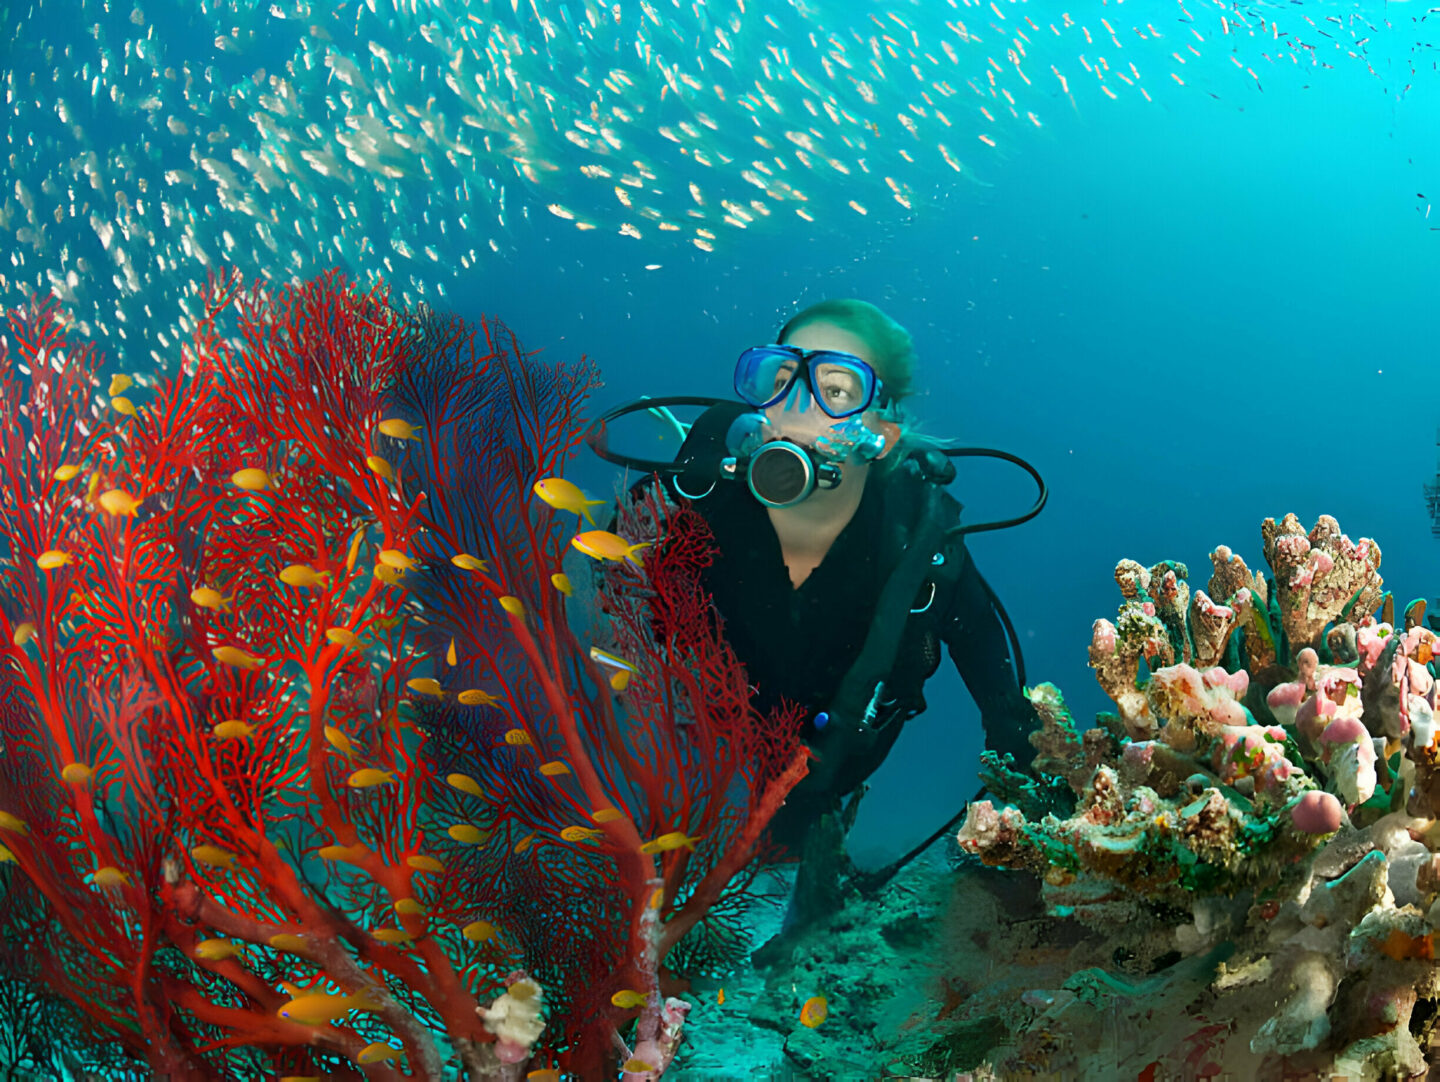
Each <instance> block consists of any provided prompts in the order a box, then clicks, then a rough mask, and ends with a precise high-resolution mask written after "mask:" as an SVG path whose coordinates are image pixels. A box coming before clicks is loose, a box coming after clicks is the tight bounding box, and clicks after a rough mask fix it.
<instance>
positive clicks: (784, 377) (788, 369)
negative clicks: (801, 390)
mask: <svg viewBox="0 0 1440 1082" xmlns="http://www.w3.org/2000/svg"><path fill="white" fill-rule="evenodd" d="M794 378H795V366H794V365H793V364H782V365H781V366H780V367H779V368H777V369H776V370H775V385H774V387H773V388H772V390H773V391H774V393H775V394H779V393H780V392H781V391H783V390H784V389H785V388H786V387H788V386H790V381H791V380H792V379H794Z"/></svg>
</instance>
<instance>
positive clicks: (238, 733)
mask: <svg viewBox="0 0 1440 1082" xmlns="http://www.w3.org/2000/svg"><path fill="white" fill-rule="evenodd" d="M254 733H255V726H253V725H249V724H247V723H246V722H243V721H222V722H221V723H220V724H219V725H216V726H215V727H214V728H213V729H211V730H210V735H211V736H213V737H214V738H215V739H216V740H244V739H246V738H247V737H250V736H253V735H254Z"/></svg>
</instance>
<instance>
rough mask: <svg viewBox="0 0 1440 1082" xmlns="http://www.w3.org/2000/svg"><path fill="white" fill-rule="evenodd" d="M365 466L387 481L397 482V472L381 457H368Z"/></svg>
mask: <svg viewBox="0 0 1440 1082" xmlns="http://www.w3.org/2000/svg"><path fill="white" fill-rule="evenodd" d="M365 465H367V466H369V467H370V472H371V473H373V474H377V475H378V476H380V477H383V478H385V480H387V481H391V482H393V481H394V480H395V470H394V469H393V468H392V467H391V465H390V463H388V462H386V461H385V460H384V459H383V458H381V457H380V456H379V455H366V456H365Z"/></svg>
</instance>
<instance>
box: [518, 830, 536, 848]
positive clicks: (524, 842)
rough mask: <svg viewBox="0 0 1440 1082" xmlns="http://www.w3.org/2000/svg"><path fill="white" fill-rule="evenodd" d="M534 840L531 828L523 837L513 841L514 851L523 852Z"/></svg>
mask: <svg viewBox="0 0 1440 1082" xmlns="http://www.w3.org/2000/svg"><path fill="white" fill-rule="evenodd" d="M534 842H535V831H533V830H532V831H531V832H530V833H529V834H527V835H525V837H523V838H521V839H520V840H519V841H518V842H516V843H515V849H514V851H515V852H516V853H523V852H525V850H527V849H529V848H530V846H531V845H532V844H534Z"/></svg>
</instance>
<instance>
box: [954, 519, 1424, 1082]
mask: <svg viewBox="0 0 1440 1082" xmlns="http://www.w3.org/2000/svg"><path fill="white" fill-rule="evenodd" d="M1262 535H1263V541H1264V555H1265V560H1266V562H1267V563H1268V564H1269V567H1270V571H1271V574H1270V575H1269V576H1265V575H1263V574H1257V573H1254V572H1252V571H1251V570H1250V569H1249V568H1248V567H1247V566H1246V564H1245V562H1244V560H1243V559H1242V558H1241V557H1240V556H1239V555H1238V554H1236V553H1234V552H1232V551H1231V550H1230V549H1229V548H1227V547H1225V546H1220V547H1218V548H1217V549H1215V551H1214V552H1212V553H1211V554H1210V558H1211V561H1212V563H1213V565H1214V570H1213V573H1212V575H1211V577H1210V581H1209V584H1208V585H1209V589H1208V591H1202V590H1196V591H1195V592H1194V593H1193V595H1192V594H1191V592H1190V590H1189V587H1188V585H1187V583H1186V581H1185V580H1186V578H1187V569H1186V568H1185V566H1184V565H1183V564H1178V563H1173V562H1166V563H1161V564H1157V565H1155V566H1154V567H1151V568H1148V569H1147V568H1144V567H1142V566H1141V565H1139V564H1138V563H1135V562H1134V561H1130V560H1125V561H1122V562H1121V563H1120V564H1119V566H1118V567H1117V568H1116V580H1117V582H1118V583H1119V585H1120V589H1121V592H1122V594H1123V595H1124V601H1123V603H1122V605H1121V608H1120V612H1119V616H1118V617H1117V619H1116V620H1114V621H1113V622H1112V621H1110V620H1103V619H1102V620H1097V621H1096V622H1095V625H1094V629H1093V632H1092V637H1091V644H1090V663H1091V666H1092V667H1093V668H1094V669H1095V671H1096V674H1097V677H1098V678H1099V681H1100V684H1101V686H1102V687H1103V688H1104V690H1105V692H1106V694H1107V695H1108V696H1109V697H1110V698H1111V699H1112V700H1113V701H1114V703H1115V706H1116V711H1115V712H1114V713H1109V714H1102V715H1101V716H1100V717H1099V719H1098V724H1097V725H1096V726H1095V727H1094V728H1092V729H1090V730H1088V731H1086V732H1084V733H1083V734H1081V733H1079V732H1077V730H1076V728H1075V725H1074V723H1073V721H1072V719H1071V717H1070V714H1069V712H1068V711H1067V710H1066V708H1065V705H1064V702H1063V700H1062V698H1061V695H1060V693H1059V691H1058V689H1056V688H1055V687H1053V686H1052V685H1049V684H1043V685H1041V686H1039V687H1038V688H1035V689H1033V690H1032V691H1031V692H1030V697H1031V700H1032V702H1034V704H1035V706H1036V708H1037V711H1038V713H1039V715H1040V717H1041V719H1042V729H1041V730H1040V731H1039V732H1037V733H1036V734H1034V735H1033V736H1032V738H1031V743H1032V744H1033V745H1034V746H1035V748H1036V750H1037V753H1038V754H1037V756H1036V758H1035V761H1034V768H1035V771H1036V774H1037V775H1038V776H1039V777H1040V778H1041V780H1042V785H1041V786H1036V785H1035V783H1034V782H1033V781H1026V780H1022V779H1020V778H1019V776H1018V775H1015V774H1014V773H1010V772H1007V771H1006V770H1005V768H1004V767H999V768H998V770H994V771H992V772H993V773H995V774H997V775H998V776H997V777H995V778H994V779H993V781H994V783H995V784H994V785H992V792H1000V793H1002V794H1003V795H1005V796H1006V797H1008V798H1010V799H1011V800H1012V801H1013V803H1014V806H1011V807H1004V808H997V807H996V806H995V805H994V804H993V803H992V802H990V801H984V802H980V803H977V804H974V805H972V806H971V808H970V810H969V814H968V816H967V819H966V821H965V824H964V826H963V827H962V829H961V830H960V832H959V835H958V840H959V843H960V846H961V849H962V850H963V851H964V852H965V853H967V854H970V855H972V856H974V857H978V858H979V860H980V861H982V862H983V863H984V864H987V865H990V866H993V867H1002V868H1007V869H1024V870H1027V871H1030V872H1033V873H1035V874H1036V875H1037V876H1039V878H1040V887H1039V891H1040V896H1039V900H1040V902H1041V903H1042V904H1043V908H1044V911H1045V913H1046V914H1047V915H1048V917H1049V918H1050V919H1052V920H1054V919H1057V918H1069V919H1071V921H1072V923H1069V924H1068V926H1069V927H1071V928H1074V927H1076V926H1078V927H1079V929H1080V933H1079V934H1080V935H1081V937H1082V945H1081V946H1079V947H1076V948H1075V952H1076V953H1074V954H1073V955H1072V957H1074V958H1076V959H1083V960H1100V962H1101V964H1099V965H1095V966H1092V967H1090V968H1086V969H1083V970H1080V971H1078V972H1075V971H1074V967H1072V971H1071V972H1069V973H1068V974H1060V975H1057V979H1056V985H1058V986H1054V985H1052V986H1049V987H1034V986H1031V987H1028V988H1021V987H1018V986H1016V987H1014V988H1012V989H1011V990H1010V991H1011V992H1013V995H1010V996H1009V997H1008V998H1007V997H1006V994H1005V993H1003V992H1001V991H999V990H998V989H991V990H987V991H986V992H984V993H982V994H980V995H979V996H977V997H976V1002H974V1003H972V1004H971V1005H970V1009H971V1011H973V1012H982V1011H988V1012H989V1013H990V1014H991V1015H994V1014H997V1013H998V1014H999V1015H1000V1016H1001V1017H1003V1019H1004V1022H1005V1027H1006V1028H1007V1029H1008V1030H1009V1032H1010V1040H1009V1041H1007V1042H1006V1043H1004V1044H997V1045H996V1046H995V1047H994V1048H992V1050H991V1052H990V1053H989V1056H988V1058H987V1061H986V1063H985V1065H984V1066H983V1068H982V1070H981V1072H980V1073H981V1074H982V1075H984V1074H986V1073H987V1072H993V1074H994V1075H995V1076H998V1077H1008V1076H1009V1074H1010V1073H1011V1072H1014V1071H1018V1070H1027V1071H1037V1072H1059V1073H1060V1074H1061V1075H1062V1076H1064V1075H1068V1074H1070V1073H1071V1072H1076V1071H1078V1072H1080V1073H1081V1074H1082V1075H1084V1076H1085V1077H1100V1076H1101V1074H1103V1073H1104V1072H1105V1071H1106V1070H1113V1069H1114V1068H1115V1067H1116V1066H1117V1063H1118V1064H1120V1065H1123V1066H1124V1067H1125V1068H1126V1069H1127V1071H1128V1070H1131V1069H1133V1070H1134V1071H1136V1072H1140V1073H1141V1077H1154V1076H1155V1071H1156V1070H1157V1069H1158V1070H1160V1071H1161V1073H1162V1074H1165V1073H1168V1072H1171V1071H1174V1070H1180V1069H1189V1070H1198V1069H1201V1068H1204V1069H1205V1070H1206V1071H1207V1072H1208V1073H1216V1072H1218V1073H1222V1074H1228V1075H1229V1076H1230V1077H1259V1076H1260V1073H1263V1072H1265V1071H1268V1070H1273V1069H1277V1068H1278V1067H1279V1065H1280V1064H1281V1063H1282V1061H1283V1063H1284V1065H1285V1066H1286V1067H1287V1068H1288V1069H1296V1068H1304V1069H1307V1070H1318V1071H1321V1072H1322V1076H1327V1077H1328V1075H1325V1072H1327V1071H1328V1072H1332V1073H1339V1074H1342V1075H1346V1076H1348V1077H1351V1078H1377V1077H1396V1076H1399V1077H1407V1076H1410V1075H1414V1074H1417V1073H1418V1074H1423V1073H1424V1072H1425V1070H1426V1057H1427V1053H1429V1052H1430V1049H1431V1044H1432V1037H1431V1031H1430V1027H1429V1023H1428V1021H1427V1020H1428V1019H1429V1018H1430V1017H1431V1015H1432V1014H1433V1013H1434V1004H1435V1002H1436V1001H1437V1000H1440V981H1437V979H1436V975H1435V970H1434V967H1433V965H1432V964H1431V960H1432V959H1433V958H1434V954H1435V950H1434V943H1435V936H1436V929H1437V927H1440V904H1437V900H1440V830H1437V829H1436V818H1437V814H1440V766H1437V760H1440V749H1437V746H1436V740H1435V736H1436V733H1435V721H1434V708H1435V698H1436V687H1435V679H1434V675H1433V669H1432V659H1433V657H1434V652H1435V649H1436V646H1435V644H1436V635H1435V633H1434V632H1433V631H1432V630H1431V629H1430V628H1429V627H1426V626H1423V619H1424V609H1425V605H1424V602H1423V601H1417V602H1413V603H1411V604H1410V605H1409V606H1408V607H1407V608H1406V609H1405V610H1404V613H1403V616H1402V618H1401V621H1400V622H1399V623H1398V624H1397V623H1395V622H1393V605H1392V602H1391V599H1390V595H1389V594H1387V593H1384V592H1383V590H1382V582H1381V578H1380V575H1379V567H1380V548H1379V546H1378V545H1377V544H1376V543H1375V542H1374V541H1372V540H1370V539H1368V538H1362V539H1361V540H1360V541H1358V542H1352V541H1351V540H1350V539H1349V538H1348V537H1347V536H1346V535H1345V534H1343V533H1342V532H1341V531H1340V528H1339V525H1338V524H1337V522H1336V521H1335V519H1333V518H1331V517H1329V516H1322V517H1321V518H1320V519H1319V521H1318V522H1317V524H1316V525H1315V527H1314V529H1312V530H1310V531H1309V533H1308V534H1307V533H1306V532H1305V530H1304V528H1303V527H1302V526H1301V525H1300V523H1299V521H1298V520H1297V519H1296V517H1295V516H1294V515H1286V516H1285V518H1284V519H1283V520H1281V521H1280V522H1278V523H1277V522H1276V521H1275V520H1274V519H1267V520H1266V521H1265V523H1264V526H1263V529H1262ZM1046 786H1048V787H1049V788H1048V790H1047V789H1046V788H1045V787H1046ZM1062 794H1063V796H1064V797H1073V800H1074V806H1073V810H1072V811H1070V812H1068V814H1060V815H1055V814H1051V815H1044V814H1042V813H1043V812H1044V811H1045V810H1047V802H1048V806H1049V807H1051V808H1053V807H1054V806H1055V803H1056V802H1057V799H1059V798H1061V797H1062ZM1051 938H1052V942H1059V943H1065V942H1067V937H1066V936H1065V935H1060V934H1058V933H1057V934H1056V935H1055V936H1053V937H1051ZM1073 938H1074V937H1070V940H1069V941H1073ZM988 949H989V951H990V952H991V955H990V956H991V957H996V958H998V957H1001V956H1002V955H1001V953H1000V952H1001V951H1003V950H1005V949H1006V948H1005V947H1003V946H1001V941H1000V940H998V939H996V940H993V941H991V942H990V943H989V944H988ZM1120 959H1125V962H1124V964H1123V966H1119V967H1117V965H1116V962H1118V961H1119V960H1120ZM1107 963H1108V964H1107ZM1117 968H1118V969H1119V970H1120V971H1119V972H1117V971H1116V970H1117ZM1061 977H1063V979H1059V978H1061ZM987 996H988V1002H987V1003H986V1004H985V1006H984V1007H983V1008H982V1007H981V1005H980V1002H979V1001H981V1000H986V998H987ZM1117 1012H1118V1016H1119V1017H1121V1018H1122V1019H1123V1018H1124V1017H1125V1016H1126V1015H1127V1014H1128V1015H1129V1016H1130V1017H1131V1019H1132V1021H1134V1022H1135V1024H1136V1028H1135V1029H1134V1030H1133V1031H1132V1032H1131V1033H1130V1034H1129V1035H1128V1036H1126V1037H1124V1038H1123V1040H1124V1041H1125V1042H1126V1047H1125V1048H1123V1049H1116V1048H1114V1047H1109V1048H1107V1047H1106V1045H1105V1040H1104V1038H1103V1036H1102V1034H1103V1032H1104V1031H1105V1028H1106V1027H1105V1026H1104V1025H1102V1024H1101V1022H1102V1020H1103V1018H1104V1017H1106V1016H1108V1017H1110V1018H1111V1020H1112V1022H1113V1021H1114V1019H1115V1017H1116V1016H1117ZM976 1016H977V1017H978V1013H977V1014H976ZM1121 1031H1122V1032H1124V1026H1123V1024H1122V1026H1121ZM967 1066H975V1064H969V1065H967ZM1210 1068H1213V1072H1211V1071H1210ZM1146 1071H1148V1072H1149V1075H1148V1076H1147V1075H1146V1074H1145V1072H1146ZM1095 1072H1100V1073H1098V1074H1097V1073H1095Z"/></svg>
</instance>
